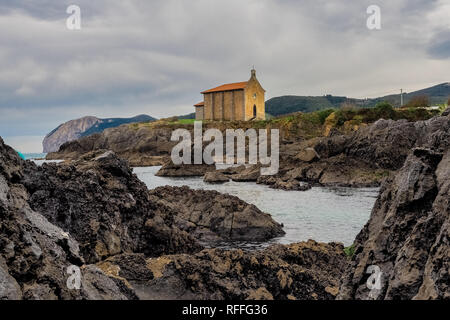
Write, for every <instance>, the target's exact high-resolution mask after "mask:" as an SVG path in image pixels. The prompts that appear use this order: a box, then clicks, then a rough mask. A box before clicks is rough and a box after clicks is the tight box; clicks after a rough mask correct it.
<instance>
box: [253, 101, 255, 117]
mask: <svg viewBox="0 0 450 320" xmlns="http://www.w3.org/2000/svg"><path fill="white" fill-rule="evenodd" d="M253 118H256V104H255V105H254V106H253Z"/></svg>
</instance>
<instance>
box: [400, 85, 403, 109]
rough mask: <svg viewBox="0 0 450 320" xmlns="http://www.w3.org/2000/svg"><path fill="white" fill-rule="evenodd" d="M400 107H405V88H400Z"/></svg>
mask: <svg viewBox="0 0 450 320" xmlns="http://www.w3.org/2000/svg"><path fill="white" fill-rule="evenodd" d="M400 107H403V89H400Z"/></svg>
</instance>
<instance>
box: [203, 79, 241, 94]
mask: <svg viewBox="0 0 450 320" xmlns="http://www.w3.org/2000/svg"><path fill="white" fill-rule="evenodd" d="M247 83H248V81H245V82H235V83H227V84H224V85H221V86H219V87H216V88H212V89H209V90H206V91H203V92H202V94H204V93H211V92H221V91H233V90H242V89H244V88H245V87H246V86H247Z"/></svg>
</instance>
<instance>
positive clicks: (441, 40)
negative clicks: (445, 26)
mask: <svg viewBox="0 0 450 320" xmlns="http://www.w3.org/2000/svg"><path fill="white" fill-rule="evenodd" d="M428 53H429V54H430V56H431V57H432V58H435V59H450V30H447V31H443V32H439V33H437V34H436V35H435V36H434V37H433V39H432V40H431V41H430V44H429V47H428Z"/></svg>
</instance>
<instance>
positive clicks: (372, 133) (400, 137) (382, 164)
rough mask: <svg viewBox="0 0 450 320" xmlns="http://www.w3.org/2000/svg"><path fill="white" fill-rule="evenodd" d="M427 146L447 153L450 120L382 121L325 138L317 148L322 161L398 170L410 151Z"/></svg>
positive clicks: (443, 117) (446, 117)
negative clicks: (335, 159)
mask: <svg viewBox="0 0 450 320" xmlns="http://www.w3.org/2000/svg"><path fill="white" fill-rule="evenodd" d="M422 146H426V147H428V148H431V149H432V150H435V151H438V152H443V151H444V150H446V149H447V148H448V147H449V146H450V117H449V116H448V115H447V116H436V117H433V118H431V119H429V120H426V121H416V122H408V121H406V120H398V121H394V120H383V119H381V120H378V121H377V122H375V123H374V124H372V125H370V126H368V127H365V128H361V129H360V130H358V131H356V132H354V133H353V134H350V135H342V136H336V137H331V138H323V139H321V140H320V142H319V143H317V144H316V145H315V150H316V151H317V152H318V153H319V155H320V156H321V157H322V158H330V157H333V156H337V155H340V154H343V155H345V156H347V157H352V158H354V159H358V160H362V161H365V162H366V163H369V164H373V165H374V166H375V167H379V168H382V169H388V170H398V169H400V168H401V167H402V166H403V163H404V162H405V159H406V157H407V156H408V154H409V152H410V150H411V149H412V148H414V147H422Z"/></svg>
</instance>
